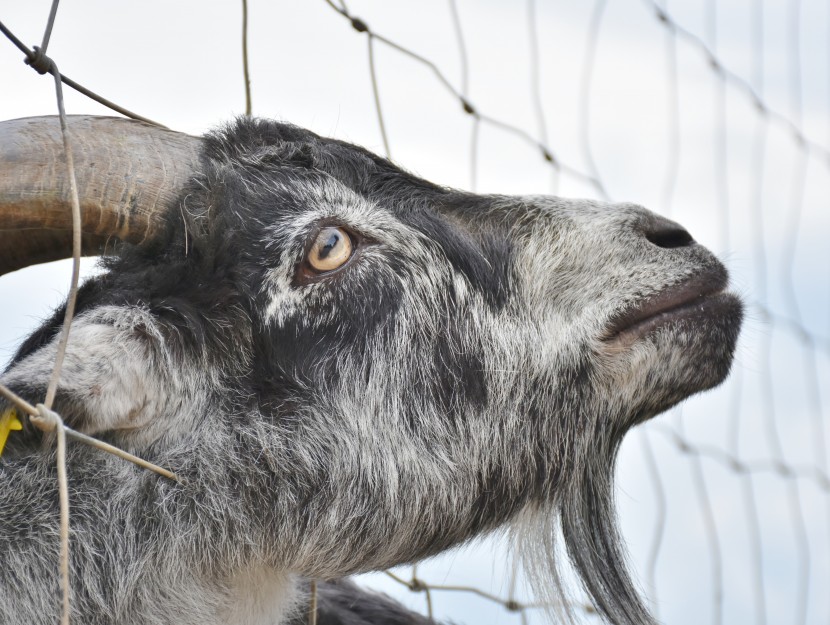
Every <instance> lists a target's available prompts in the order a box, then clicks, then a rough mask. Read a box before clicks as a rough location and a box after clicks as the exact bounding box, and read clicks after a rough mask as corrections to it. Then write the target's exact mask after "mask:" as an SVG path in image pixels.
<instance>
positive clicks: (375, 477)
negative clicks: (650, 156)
mask: <svg viewBox="0 0 830 625" xmlns="http://www.w3.org/2000/svg"><path fill="white" fill-rule="evenodd" d="M171 214H172V215H176V216H177V218H178V219H179V221H180V215H182V214H184V215H185V217H186V219H187V227H186V228H185V227H184V226H183V225H181V224H179V225H176V219H171V234H170V240H169V243H168V245H167V247H166V248H165V250H164V251H163V252H161V253H157V255H155V256H153V257H148V256H146V255H144V254H143V253H140V252H137V251H135V250H130V249H128V248H125V249H122V252H121V256H120V258H119V259H116V260H110V261H108V262H109V264H110V265H111V266H112V269H111V271H110V272H109V273H108V274H105V275H104V276H101V277H99V278H95V279H94V280H93V282H92V283H90V284H89V285H87V287H85V291H84V292H83V294H82V298H81V302H80V304H79V315H78V318H77V320H76V322H75V325H74V327H73V330H72V335H71V340H70V344H69V351H68V356H67V365H66V367H65V369H64V373H63V375H62V379H61V389H60V391H59V394H58V399H57V403H56V409H57V410H58V411H59V412H60V413H61V414H62V415H63V416H64V418H65V419H66V421H67V422H68V423H69V424H71V425H72V426H73V427H76V428H77V429H80V430H82V431H85V432H88V433H93V434H96V435H98V436H101V437H103V438H106V439H108V440H110V441H112V442H113V443H115V444H117V445H119V446H122V447H124V448H126V449H128V450H131V451H134V452H136V453H138V454H140V455H142V456H145V457H147V458H148V459H149V460H152V461H153V462H156V463H158V464H160V465H162V466H166V467H169V468H170V469H172V470H174V471H175V472H176V473H177V474H179V475H181V476H183V477H184V479H185V480H186V482H185V483H184V484H176V483H172V482H170V481H168V480H165V479H163V478H159V477H158V476H156V475H154V474H151V473H148V472H146V471H143V470H141V469H138V468H136V467H134V466H131V465H128V464H125V463H124V462H123V461H121V460H118V459H116V458H112V457H109V456H106V455H104V454H101V453H100V452H97V451H94V450H90V449H87V448H84V447H80V446H76V445H74V444H73V445H70V449H69V460H68V463H69V480H70V497H71V501H72V506H73V508H72V519H71V521H72V536H71V544H72V579H73V611H74V618H75V620H76V622H79V623H85V624H88V625H98V624H101V625H103V624H104V623H108V624H110V623H117V624H128V623H129V624H136V625H138V624H141V625H160V624H162V623H170V622H173V621H175V622H176V623H182V624H189V623H192V624H194V625H195V624H196V623H198V624H200V625H203V624H204V625H210V624H219V623H229V624H233V625H243V624H245V625H264V624H266V623H271V624H277V623H287V622H288V621H296V619H297V614H300V613H301V612H302V608H301V607H299V606H300V605H301V604H302V602H303V597H304V591H303V590H302V589H301V588H300V584H301V581H300V580H301V579H302V578H319V579H336V578H341V577H343V576H347V575H350V574H353V573H359V572H364V571H370V570H377V569H383V568H387V567H391V566H394V565H398V564H402V563H407V562H413V561H416V560H419V559H421V558H424V557H427V556H430V555H433V554H436V553H438V552H440V551H442V550H444V549H447V548H449V547H452V546H454V545H458V544H460V543H462V542H464V541H467V540H469V539H471V538H473V537H475V536H478V535H481V534H483V533H486V532H489V531H493V530H496V529H499V528H512V529H513V530H514V531H516V532H517V533H518V534H519V535H520V537H521V542H522V543H523V545H524V551H525V560H526V561H527V562H528V563H529V564H530V569H531V571H532V579H533V580H534V582H535V584H536V586H537V588H538V589H539V591H540V592H541V593H542V594H545V593H547V594H548V595H551V594H553V595H557V593H558V592H560V591H559V590H556V589H555V587H556V585H557V580H558V579H559V573H558V568H557V567H558V565H559V563H557V562H555V561H554V558H552V550H551V548H552V545H553V543H554V541H555V535H556V533H557V531H558V530H557V528H559V527H561V531H562V533H563V535H564V542H565V546H566V547H567V551H568V554H569V556H570V558H571V560H572V562H573V564H574V566H575V569H576V571H577V573H578V574H579V575H580V578H581V579H582V581H583V583H584V585H585V587H586V589H587V590H588V592H589V593H590V595H591V596H592V597H593V599H594V601H595V602H596V605H597V607H598V608H599V610H600V611H601V612H602V613H603V614H604V615H605V616H606V618H607V619H608V620H609V621H610V622H613V623H620V624H629V625H634V624H638V625H639V624H642V623H651V622H653V620H652V619H651V617H650V616H649V614H648V611H647V609H646V608H645V607H644V605H643V603H642V601H641V600H640V598H639V597H638V595H637V593H636V591H635V590H634V589H633V586H632V583H631V581H630V579H629V576H628V575H627V573H626V569H625V561H624V555H623V548H622V546H621V543H620V540H619V537H618V535H617V533H616V527H615V523H614V514H613V501H612V475H613V468H614V459H615V455H616V451H617V448H618V446H619V443H620V440H621V438H622V436H623V434H624V433H625V432H626V431H627V430H628V429H630V428H631V427H632V426H634V425H636V424H637V423H640V422H642V421H643V420H645V419H648V418H650V417H652V416H654V415H656V414H657V413H659V412H661V411H663V410H665V409H667V408H668V407H670V406H671V405H673V404H675V403H677V402H678V401H680V400H682V399H683V398H685V397H687V396H689V395H690V394H692V393H696V392H698V391H701V390H704V389H707V388H710V387H712V386H714V385H716V384H718V383H720V382H721V381H722V380H723V378H724V377H725V376H726V374H727V372H728V369H729V365H730V362H731V357H732V351H733V349H734V345H735V340H736V337H737V332H738V328H739V325H740V319H741V311H740V304H739V303H738V301H737V300H736V299H734V298H728V299H727V301H726V303H725V304H723V305H721V306H720V308H715V309H712V310H710V309H709V308H707V307H706V306H704V305H701V307H700V310H699V313H698V314H697V315H696V316H694V317H693V318H691V319H687V320H685V321H678V322H676V323H669V324H665V325H663V326H661V327H659V328H658V329H657V330H655V331H653V332H650V333H648V334H647V335H646V336H643V337H640V338H639V339H637V340H634V341H633V342H631V341H628V342H626V341H624V340H622V339H618V340H611V341H609V340H606V336H605V334H606V332H607V330H608V327H609V324H610V323H612V320H613V319H615V318H616V317H617V316H618V315H619V314H621V313H624V312H625V311H628V310H630V309H632V308H635V307H637V306H639V305H640V304H641V303H642V302H643V301H645V300H647V299H649V298H650V297H653V296H654V295H656V294H658V293H660V292H662V291H664V290H666V289H668V288H671V287H675V286H677V285H679V284H681V283H683V282H685V281H687V280H690V279H692V278H694V277H695V276H700V275H711V276H714V279H716V280H722V281H725V271H724V270H723V268H722V267H721V265H720V264H719V263H718V261H717V260H716V259H715V258H714V257H713V256H712V255H711V254H710V253H709V252H708V251H706V250H705V249H704V248H703V247H701V246H699V245H697V244H695V243H694V242H683V243H682V244H674V243H672V244H671V245H669V244H668V243H662V244H661V243H660V242H659V240H658V239H655V233H658V234H659V233H664V232H667V231H671V230H672V229H676V228H677V226H675V225H674V224H671V223H670V222H667V221H665V220H662V219H660V218H657V217H655V216H654V215H652V214H651V213H649V212H648V211H646V210H645V209H642V208H640V207H637V206H632V205H605V204H600V203H597V202H591V201H585V200H565V199H560V198H551V197H504V196H474V195H471V194H466V193H461V192H456V191H451V190H447V189H442V188H439V187H434V186H433V185H430V184H429V183H427V182H425V181H422V180H419V179H417V178H415V177H414V176H411V175H409V174H407V173H405V172H402V171H401V170H399V169H397V168H396V167H394V166H393V165H391V164H389V163H388V162H386V161H384V160H382V159H379V158H378V157H375V156H373V155H371V154H369V153H368V152H365V151H363V150H361V149H359V148H355V147H353V146H349V145H347V144H342V143H339V142H335V141H331V140H327V139H322V138H320V137H317V136H316V135H313V134H311V133H309V132H307V131H302V130H300V129H296V128H293V127H290V126H286V125H281V124H276V123H274V122H268V121H264V120H253V121H250V120H249V121H245V120H241V121H239V122H238V124H237V125H236V126H235V127H233V128H229V129H226V130H223V131H221V132H218V133H216V134H214V135H213V136H212V138H211V139H210V142H209V144H208V148H207V150H206V154H205V158H204V171H203V172H202V173H201V174H200V175H199V176H198V177H197V179H195V180H194V181H193V184H192V185H191V187H190V188H189V189H186V190H184V191H183V193H182V201H181V205H180V206H174V207H171ZM318 223H329V224H330V223H335V224H338V225H343V226H345V227H347V228H348V229H350V230H351V231H352V232H355V233H357V234H358V235H359V236H360V238H361V241H363V243H361V244H360V246H359V247H360V250H359V254H356V255H355V257H354V258H353V260H352V261H351V262H350V263H349V265H348V266H347V267H345V268H344V269H343V270H341V271H339V272H337V273H336V274H332V276H323V277H322V278H320V279H318V280H316V281H312V282H309V283H303V282H301V281H298V278H297V273H296V272H297V267H298V264H300V263H301V262H302V257H303V253H304V249H306V246H307V241H308V237H309V236H311V235H310V233H312V232H313V229H314V227H316V226H315V224H318ZM658 238H659V237H658ZM651 239H655V240H658V243H654V242H653V241H652V240H651ZM56 320H57V317H56V319H55V320H53V321H51V322H47V324H45V326H44V327H43V328H42V329H41V330H39V331H38V332H37V333H36V334H35V335H33V337H32V338H30V339H29V340H28V341H27V343H26V344H24V347H23V348H22V349H21V352H20V354H19V356H18V357H17V358H16V360H15V361H14V362H13V364H12V365H11V366H10V368H9V369H8V370H7V371H6V373H5V374H4V375H3V377H2V381H3V382H4V383H6V384H8V385H9V386H10V387H12V388H13V389H14V390H16V391H18V392H20V393H21V394H23V395H24V396H26V397H28V398H30V399H32V400H39V394H40V393H41V391H42V389H43V388H45V385H46V382H47V380H48V375H49V371H50V368H51V362H52V354H53V352H54V346H53V345H54V327H55V326H56V324H57V321H56ZM13 436H14V435H13ZM53 447H54V446H53V441H52V440H50V439H49V438H45V439H41V438H40V436H39V435H38V433H36V432H33V431H31V430H27V431H26V432H25V433H23V434H22V435H17V436H16V437H14V438H13V439H12V440H11V441H10V443H9V448H8V450H7V452H6V453H5V454H4V456H3V458H2V460H0V470H2V475H0V501H3V506H2V511H0V587H2V588H3V589H4V597H3V600H2V601H0V623H2V624H12V623H22V622H26V623H54V622H55V620H56V615H57V611H58V606H59V601H58V598H57V596H58V590H57V589H58V585H57V567H56V562H57V549H58V538H57V532H58V530H57V518H58V514H57V496H56V490H55V488H56V487H55V469H54V462H55V458H54V452H53ZM345 588H346V589H347V590H346V591H348V587H345ZM7 589H8V590H7ZM552 589H553V590H552ZM346 591H343V592H346ZM341 594H342V592H341ZM555 599H557V601H558V602H561V599H562V597H561V596H558V595H557V596H555ZM335 603H336V604H338V605H340V604H342V601H340V602H339V603H338V602H337V601H335ZM332 609H334V608H332ZM381 612H382V610H374V611H372V610H368V612H367V614H370V615H373V616H371V619H373V620H375V622H381V616H379V614H380V613H381ZM341 616H343V615H341ZM560 616H562V617H563V618H566V619H572V618H575V617H574V616H573V615H570V614H567V613H565V614H561V615H560ZM364 617H365V618H369V617H366V615H362V616H360V618H361V619H362V618H364ZM332 618H333V619H334V617H332ZM338 618H340V617H338ZM349 618H351V617H349ZM349 618H346V617H345V616H343V618H340V621H339V622H344V623H351V622H353V621H351V620H349ZM355 618H357V617H355ZM396 619H397V620H401V619H398V618H397V617H395V618H393V617H392V616H391V615H390V616H389V618H388V619H387V620H388V621H389V622H390V623H391V622H395V621H396ZM334 620H337V619H334ZM411 620H412V621H413V622H414V621H417V619H415V618H414V617H413V618H412V619H411ZM354 622H357V621H354Z"/></svg>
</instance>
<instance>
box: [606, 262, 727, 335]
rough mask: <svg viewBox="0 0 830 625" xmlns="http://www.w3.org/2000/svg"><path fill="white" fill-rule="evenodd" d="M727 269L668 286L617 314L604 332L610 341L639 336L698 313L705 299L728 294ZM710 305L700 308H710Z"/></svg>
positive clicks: (706, 273)
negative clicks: (726, 292) (725, 290)
mask: <svg viewBox="0 0 830 625" xmlns="http://www.w3.org/2000/svg"><path fill="white" fill-rule="evenodd" d="M726 282H727V278H726V273H725V272H723V271H706V272H703V273H700V274H698V275H696V276H693V277H692V278H690V279H688V280H686V281H685V282H682V283H680V284H676V285H673V286H671V287H668V288H666V289H664V290H662V291H660V292H659V293H657V294H656V295H654V296H652V297H649V298H647V299H645V300H643V301H641V302H639V303H638V304H637V305H635V306H633V307H631V308H629V309H627V310H625V311H623V312H622V313H621V314H619V315H617V316H615V317H613V318H612V319H611V321H610V323H609V325H608V327H607V329H606V331H605V332H604V333H603V336H602V340H603V341H604V342H606V343H611V342H617V341H623V342H629V341H633V340H636V339H637V338H640V337H642V336H644V335H645V334H647V333H648V332H650V331H651V330H653V329H656V328H657V327H659V326H661V325H663V324H664V323H669V322H671V321H672V320H674V319H679V318H681V317H686V316H689V315H692V314H695V312H696V311H698V308H699V307H700V306H702V305H703V304H704V303H707V302H710V303H716V302H717V301H718V300H719V298H722V297H726V296H727V295H726V294H725V293H724V289H725V288H726ZM709 308H710V307H705V308H702V309H700V311H702V312H703V313H707V312H709Z"/></svg>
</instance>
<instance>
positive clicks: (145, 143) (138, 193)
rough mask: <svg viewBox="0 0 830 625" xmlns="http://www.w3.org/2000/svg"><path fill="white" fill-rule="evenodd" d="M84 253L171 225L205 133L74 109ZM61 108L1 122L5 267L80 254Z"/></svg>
mask: <svg viewBox="0 0 830 625" xmlns="http://www.w3.org/2000/svg"><path fill="white" fill-rule="evenodd" d="M67 126H68V129H69V137H70V141H71V146H72V153H73V156H74V160H75V176H76V178H77V181H78V195H79V199H80V202H81V221H82V226H81V230H82V232H83V253H84V255H95V254H100V253H102V251H103V248H104V246H105V245H106V243H107V241H108V240H110V239H119V240H121V241H126V242H129V243H134V244H136V245H146V244H149V243H151V242H152V241H154V240H156V239H157V238H158V237H159V235H160V234H161V233H163V232H164V231H165V230H166V223H167V219H168V217H167V215H166V214H165V213H166V211H165V209H166V208H167V207H169V206H171V205H173V203H174V202H175V200H176V199H177V196H178V194H179V193H180V192H181V190H182V189H183V188H184V186H185V184H186V183H187V181H188V179H189V178H190V176H191V175H192V174H193V173H194V172H195V171H196V169H197V166H198V162H199V151H200V148H201V139H199V138H197V137H192V136H190V135H186V134H182V133H178V132H173V131H171V130H165V129H162V128H158V127H156V126H152V125H150V124H146V123H144V122H139V121H134V120H129V119H121V118H115V117H91V116H84V115H71V116H69V117H67ZM69 206H70V204H69V181H68V177H67V174H66V165H65V161H64V156H63V139H62V137H61V130H60V122H59V120H58V118H57V117H54V116H52V117H29V118H24V119H14V120H10V121H4V122H0V275H2V274H5V273H8V272H10V271H14V270H15V269H20V268H22V267H26V266H28V265H34V264H37V263H43V262H48V261H51V260H58V259H61V258H67V257H68V256H71V254H72V214H71V210H70V208H69Z"/></svg>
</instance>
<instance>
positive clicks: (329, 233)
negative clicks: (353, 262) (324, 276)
mask: <svg viewBox="0 0 830 625" xmlns="http://www.w3.org/2000/svg"><path fill="white" fill-rule="evenodd" d="M353 249H354V246H353V244H352V238H351V236H349V234H348V233H347V232H346V231H345V230H343V228H336V227H333V226H330V227H328V228H323V229H322V230H321V231H320V233H319V234H318V235H317V238H316V239H315V241H314V244H313V245H312V247H311V250H310V251H309V253H308V259H307V260H308V264H309V265H310V266H311V268H312V269H313V270H314V271H317V272H320V273H323V272H327V271H334V270H335V269H338V268H339V267H342V266H343V265H345V264H346V262H347V261H348V260H349V259H350V258H351V257H352V252H353Z"/></svg>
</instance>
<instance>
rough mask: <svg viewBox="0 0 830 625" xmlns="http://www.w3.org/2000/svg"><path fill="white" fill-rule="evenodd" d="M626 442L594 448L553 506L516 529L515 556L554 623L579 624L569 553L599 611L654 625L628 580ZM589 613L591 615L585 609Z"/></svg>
mask: <svg viewBox="0 0 830 625" xmlns="http://www.w3.org/2000/svg"><path fill="white" fill-rule="evenodd" d="M621 441H622V436H621V435H618V436H613V437H600V438H599V439H595V440H594V441H593V446H592V447H589V448H587V449H590V451H589V452H587V453H585V454H584V455H583V456H582V458H581V461H580V462H576V463H575V471H574V473H573V474H572V475H571V479H569V480H568V483H567V485H565V484H563V485H562V486H564V488H559V489H557V492H556V494H555V495H554V499H553V501H552V506H551V503H550V502H549V503H548V504H546V505H544V506H537V507H534V508H531V509H528V510H526V511H525V512H524V513H523V514H522V515H521V517H520V518H519V519H518V520H517V522H516V523H514V524H513V525H512V531H513V538H514V541H513V544H514V548H515V549H516V551H517V552H516V554H515V556H516V557H517V558H518V559H519V560H520V561H521V563H522V565H523V568H524V573H525V576H526V579H527V582H528V584H529V586H530V589H531V591H532V592H533V595H534V597H535V600H536V601H538V602H540V603H542V604H544V605H545V606H546V609H547V611H548V612H549V616H550V620H551V621H552V622H554V623H568V624H574V623H579V622H581V621H582V619H581V618H580V617H579V614H578V612H579V611H580V606H582V605H583V604H582V602H575V601H573V599H572V595H571V593H570V592H569V588H568V586H569V585H568V584H567V583H566V580H565V578H564V577H563V574H562V567H561V560H563V559H564V558H563V557H561V556H563V555H564V554H562V549H561V546H564V548H565V552H566V553H567V558H568V560H569V561H570V564H571V566H572V567H573V570H574V571H575V572H576V573H577V575H578V576H579V579H580V581H581V584H582V587H583V588H584V590H585V591H586V592H587V593H588V594H589V595H590V597H591V599H592V601H593V604H594V608H595V609H596V610H598V611H599V612H600V613H601V614H602V615H603V616H604V617H605V618H606V619H607V620H608V621H609V622H611V623H614V624H615V625H653V624H656V621H655V620H654V618H653V617H652V616H651V614H650V612H649V610H648V608H647V607H646V606H645V604H644V603H643V600H642V599H641V597H640V594H639V593H638V592H637V590H636V588H635V586H634V583H633V581H632V579H631V576H630V574H629V572H628V565H627V558H626V554H625V547H624V545H623V542H622V538H621V535H620V533H619V529H618V523H617V515H616V509H615V505H614V479H613V478H614V469H615V465H616V459H617V453H618V451H619V447H620V443H621ZM582 609H584V608H582Z"/></svg>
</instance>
